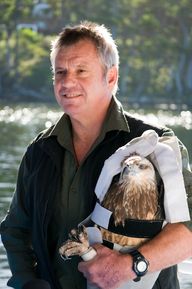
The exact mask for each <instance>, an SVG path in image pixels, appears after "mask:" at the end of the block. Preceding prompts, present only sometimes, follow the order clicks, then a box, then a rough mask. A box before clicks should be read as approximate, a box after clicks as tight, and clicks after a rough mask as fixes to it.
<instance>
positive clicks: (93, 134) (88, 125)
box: [71, 111, 106, 163]
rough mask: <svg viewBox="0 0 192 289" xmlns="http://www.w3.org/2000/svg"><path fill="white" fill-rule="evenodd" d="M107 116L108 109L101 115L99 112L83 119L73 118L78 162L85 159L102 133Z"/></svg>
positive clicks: (74, 143) (74, 142)
mask: <svg viewBox="0 0 192 289" xmlns="http://www.w3.org/2000/svg"><path fill="white" fill-rule="evenodd" d="M105 117H106V111H105V113H104V112H103V113H102V114H100V115H99V116H98V114H97V115H95V117H93V116H92V117H90V118H84V119H81V121H79V120H74V119H71V123H72V130H73V145H74V149H75V153H76V158H77V161H78V163H80V162H81V161H82V160H83V159H84V157H85V156H86V155H87V153H88V152H89V151H90V149H91V147H92V146H93V144H94V143H95V141H96V139H97V138H98V136H99V135H100V132H101V128H102V125H103V122H104V119H105Z"/></svg>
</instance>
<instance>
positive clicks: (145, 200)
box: [60, 153, 161, 257]
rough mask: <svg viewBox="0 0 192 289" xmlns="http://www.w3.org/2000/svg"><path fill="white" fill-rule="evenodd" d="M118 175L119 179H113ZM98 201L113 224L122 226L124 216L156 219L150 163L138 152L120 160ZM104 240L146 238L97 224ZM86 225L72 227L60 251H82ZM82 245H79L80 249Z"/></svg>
mask: <svg viewBox="0 0 192 289" xmlns="http://www.w3.org/2000/svg"><path fill="white" fill-rule="evenodd" d="M117 177H118V180H117V181H116V179H117ZM101 205H102V206H103V207H105V208H106V209H108V210H110V211H111V212H112V213H113V217H114V225H115V226H119V225H121V226H124V225H125V220H126V219H135V220H158V219H160V217H161V214H160V207H159V198H158V186H157V180H156V172H155V169H154V166H153V165H152V163H151V162H150V161H149V160H148V159H147V158H145V157H143V156H141V155H139V154H136V153H135V154H131V155H129V156H128V157H126V158H125V159H124V160H123V161H122V163H121V172H120V174H119V175H118V176H115V177H114V179H113V181H112V184H111V185H110V187H109V189H108V191H107V193H106V195H105V197H104V199H103V201H102V203H101ZM100 230H101V234H102V238H103V240H107V241H109V242H112V243H116V244H119V245H121V246H131V247H132V246H139V245H140V244H141V243H143V242H144V241H146V238H136V237H127V236H123V235H119V234H116V233H113V232H111V231H109V230H107V229H104V228H100ZM87 238H88V237H87V233H86V228H85V227H83V226H80V227H79V228H78V229H73V230H72V231H71V234H70V235H69V240H68V241H67V242H65V243H64V244H63V245H62V246H61V248H60V254H61V255H64V256H66V257H68V256H69V255H76V254H77V255H81V254H82V253H83V251H85V247H86V248H87V249H88V247H89V245H88V242H87ZM81 248H82V249H81Z"/></svg>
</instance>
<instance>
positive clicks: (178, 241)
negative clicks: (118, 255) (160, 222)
mask: <svg viewBox="0 0 192 289" xmlns="http://www.w3.org/2000/svg"><path fill="white" fill-rule="evenodd" d="M139 251H140V252H141V253H142V254H143V255H144V256H145V257H146V258H147V259H148V260H149V262H150V266H149V271H150V272H154V271H159V270H161V269H164V268H167V267H170V266H172V265H175V264H178V263H180V262H181V261H183V260H185V259H187V258H189V257H190V256H192V232H191V231H190V230H189V229H188V228H187V227H186V226H185V225H183V224H181V223H177V224H167V225H166V226H165V227H164V228H163V230H162V231H161V233H160V234H159V235H158V236H156V237H155V238H154V239H152V240H150V241H149V242H147V243H145V244H144V245H143V246H142V247H141V248H139Z"/></svg>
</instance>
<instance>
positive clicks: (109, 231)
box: [59, 130, 190, 289]
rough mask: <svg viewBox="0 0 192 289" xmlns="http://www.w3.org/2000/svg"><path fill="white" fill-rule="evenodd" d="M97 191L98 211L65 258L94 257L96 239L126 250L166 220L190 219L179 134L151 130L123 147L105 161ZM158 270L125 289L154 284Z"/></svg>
mask: <svg viewBox="0 0 192 289" xmlns="http://www.w3.org/2000/svg"><path fill="white" fill-rule="evenodd" d="M159 176H160V180H161V181H162V182H163V205H162V204H161V201H162V198H161V197H160V195H161V193H162V192H160V191H159V190H160V186H159V181H158V177H159ZM175 179H176V180H177V184H176V185H175ZM161 188H162V186H161ZM173 192H174V193H173ZM95 193H96V196H97V200H98V201H97V203H96V205H95V208H94V210H93V212H92V214H91V215H90V216H89V217H88V218H87V219H86V220H85V221H84V222H82V223H81V224H80V225H79V227H78V228H76V229H72V230H71V233H70V234H69V239H68V240H67V241H66V242H64V243H63V244H62V246H61V248H60V249H59V252H60V254H61V256H62V257H63V258H64V259H68V258H69V257H70V256H73V255H80V256H82V258H83V259H84V260H85V261H86V260H90V259H91V258H93V257H94V256H95V254H96V252H95V250H94V249H93V248H92V247H91V245H92V244H94V243H98V242H99V243H103V244H105V245H108V246H110V247H111V248H113V249H115V250H118V251H120V252H122V253H123V254H126V253H128V252H130V250H132V249H133V248H138V247H139V246H140V245H141V244H142V243H144V242H146V241H147V240H149V239H151V238H153V237H154V236H155V235H157V234H158V233H159V232H160V231H161V229H162V227H163V225H164V224H166V223H175V222H182V221H188V220H190V216H189V210H188V204H187V196H186V191H185V186H184V180H183V175H182V161H181V154H180V150H179V144H178V140H177V137H176V136H169V137H168V136H164V137H159V136H158V135H157V133H156V132H155V131H154V130H147V131H145V132H144V133H143V134H142V135H141V136H140V137H137V138H135V139H133V140H131V141H130V142H129V143H127V144H126V145H124V146H123V147H120V148H119V149H118V150H117V151H116V152H115V153H114V154H112V155H111V156H110V157H109V158H108V159H107V160H106V161H105V163H104V166H103V168H102V171H101V173H100V176H99V178H98V181H97V184H96V187H95ZM162 207H163V208H162ZM90 224H93V225H90ZM158 275H159V272H155V273H148V274H146V275H145V276H143V277H142V279H141V281H140V282H133V281H128V282H127V283H126V284H125V285H123V286H121V287H120V289H123V288H129V289H134V288H140V289H151V288H152V287H153V285H154V283H155V281H156V279H157V277H158ZM88 288H91V286H89V284H88Z"/></svg>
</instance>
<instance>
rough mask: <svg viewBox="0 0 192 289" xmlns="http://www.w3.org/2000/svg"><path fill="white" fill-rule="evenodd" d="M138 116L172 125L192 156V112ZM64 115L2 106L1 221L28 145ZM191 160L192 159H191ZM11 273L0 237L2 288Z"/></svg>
mask: <svg viewBox="0 0 192 289" xmlns="http://www.w3.org/2000/svg"><path fill="white" fill-rule="evenodd" d="M131 113H133V114H134V115H136V116H139V117H142V118H144V119H147V120H148V121H152V122H153V123H159V122H160V123H163V124H165V125H167V126H170V127H173V128H174V130H175V132H176V134H177V135H178V137H179V138H180V139H181V140H182V141H183V142H184V144H185V145H186V147H187V148H188V150H189V154H190V156H191V157H192V145H191V141H192V113H191V112H190V111H182V112H180V113H178V114H176V113H171V112H166V111H163V110H159V111H157V112H155V113H152V112H147V113H146V112H145V111H143V110H137V111H134V110H132V111H131ZM60 115H61V112H60V110H59V109H58V108H57V107H55V106H50V107H47V106H45V105H39V104H38V105H27V106H25V105H18V106H11V105H10V106H4V107H1V106H0V131H1V138H0V221H1V220H2V218H3V216H4V215H5V213H6V210H7V208H8V206H9V203H10V201H11V197H12V194H13V191H14V187H15V180H16V175H17V170H18V166H19V163H20V160H21V157H22V155H23V153H24V151H25V148H26V146H27V144H28V143H29V142H30V141H31V140H32V139H33V138H34V137H35V136H36V135H37V133H38V132H39V131H41V130H42V129H44V128H48V127H49V126H51V124H52V123H54V122H55V121H56V120H57V119H58V118H59V116H60ZM191 161H192V159H191ZM179 268H180V273H179V278H180V280H181V288H182V289H189V288H190V289H191V288H192V262H191V261H187V262H185V263H182V264H180V265H179ZM9 276H10V271H9V269H8V264H7V259H6V255H5V251H4V248H3V246H2V242H1V240H0V288H1V289H3V288H4V289H5V288H7V287H6V282H7V279H8V278H9Z"/></svg>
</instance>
